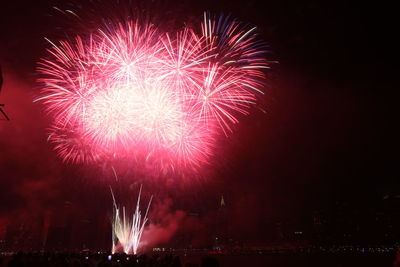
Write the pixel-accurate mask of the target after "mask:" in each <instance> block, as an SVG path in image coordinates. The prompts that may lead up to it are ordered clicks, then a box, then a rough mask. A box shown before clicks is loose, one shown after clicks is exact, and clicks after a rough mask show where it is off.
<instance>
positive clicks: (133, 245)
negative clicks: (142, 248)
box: [111, 187, 153, 254]
mask: <svg viewBox="0 0 400 267" xmlns="http://www.w3.org/2000/svg"><path fill="white" fill-rule="evenodd" d="M141 193H142V187H140V191H139V195H138V199H137V202H136V209H135V213H134V214H133V216H132V221H131V220H129V217H128V216H127V215H126V214H125V207H122V210H121V209H120V208H119V207H118V206H117V203H116V201H115V198H114V194H113V192H112V190H111V195H112V197H113V204H114V212H113V218H112V248H111V251H112V253H113V254H114V253H116V252H121V251H120V250H122V252H124V253H126V254H132V253H133V254H137V252H138V248H139V245H140V239H141V237H142V233H143V230H144V227H145V225H146V223H147V214H148V212H149V208H150V204H151V200H152V198H153V197H151V198H150V201H149V204H148V205H147V209H146V213H145V215H144V217H143V218H142V216H141V213H140V209H139V205H140V195H141Z"/></svg>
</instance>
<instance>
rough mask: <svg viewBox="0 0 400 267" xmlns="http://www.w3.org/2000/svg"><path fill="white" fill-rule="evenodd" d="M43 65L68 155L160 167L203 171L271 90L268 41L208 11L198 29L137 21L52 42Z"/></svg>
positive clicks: (60, 143) (58, 143) (57, 136)
mask: <svg viewBox="0 0 400 267" xmlns="http://www.w3.org/2000/svg"><path fill="white" fill-rule="evenodd" d="M47 41H48V42H49V44H50V45H51V47H50V48H49V49H47V53H48V56H47V57H45V58H43V59H41V60H40V61H39V63H38V71H39V72H40V74H41V77H40V78H39V80H38V81H39V82H40V83H41V85H42V89H41V93H40V96H39V97H38V98H37V100H36V101H41V102H42V103H43V104H44V106H45V108H46V111H47V113H48V114H49V115H50V116H51V117H52V118H53V123H52V125H51V127H50V134H49V141H50V142H51V143H53V144H54V147H55V150H56V151H57V153H58V154H59V155H60V156H61V157H62V158H63V160H65V161H69V162H75V163H82V162H83V163H91V162H99V161H103V162H104V161H107V160H110V159H112V160H115V159H127V158H128V159H130V161H129V162H132V164H141V166H151V168H152V171H158V172H159V173H160V174H161V173H168V172H181V171H182V172H184V171H187V170H190V171H198V170H199V169H200V168H201V167H202V166H204V164H207V163H209V162H210V160H211V158H212V156H213V154H214V151H215V150H216V144H217V140H218V138H220V137H224V136H228V135H229V134H230V133H231V132H232V131H233V130H234V128H235V124H237V123H238V122H239V120H240V117H241V116H243V115H247V114H249V113H250V111H251V108H252V107H253V106H255V105H256V104H257V100H258V99H259V96H260V95H262V94H263V92H264V87H265V84H264V82H265V74H264V69H265V68H268V67H269V66H268V61H267V59H266V58H265V53H266V51H265V44H264V43H263V42H262V41H259V40H258V38H257V32H256V28H255V27H249V26H248V25H245V24H243V23H241V22H238V21H237V20H234V19H231V18H230V17H226V16H212V15H210V14H208V13H205V14H204V20H203V22H202V23H200V25H199V27H198V28H196V27H189V26H185V27H184V28H183V29H180V30H177V31H175V32H162V31H161V30H160V29H159V28H158V27H157V26H156V24H155V23H149V22H142V21H141V20H140V18H137V19H136V20H135V19H130V20H117V19H113V20H109V21H106V22H104V25H99V27H98V30H97V31H95V32H90V33H88V34H86V35H84V34H82V35H77V36H74V37H71V38H69V39H68V40H61V41H57V42H53V41H51V40H47Z"/></svg>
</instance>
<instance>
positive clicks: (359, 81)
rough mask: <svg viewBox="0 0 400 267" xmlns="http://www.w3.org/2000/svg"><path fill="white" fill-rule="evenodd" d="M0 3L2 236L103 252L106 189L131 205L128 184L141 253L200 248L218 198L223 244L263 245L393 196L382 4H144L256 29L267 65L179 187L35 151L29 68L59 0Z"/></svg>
mask: <svg viewBox="0 0 400 267" xmlns="http://www.w3.org/2000/svg"><path fill="white" fill-rule="evenodd" d="M3 2H4V3H3ZM3 2H2V4H1V7H0V64H1V66H2V71H3V78H4V84H3V88H2V91H1V94H0V103H4V104H5V107H4V110H5V112H6V113H7V115H8V116H9V117H10V118H11V121H6V120H4V119H3V118H0V179H1V185H0V239H7V240H10V239H11V240H17V239H18V238H19V239H18V240H23V239H24V240H25V241H19V243H18V245H17V246H20V247H23V248H29V247H36V248H40V247H41V246H42V245H43V242H44V241H43V240H45V239H46V238H45V237H44V236H47V237H48V239H47V240H46V242H47V246H48V247H57V246H58V245H59V243H63V246H65V247H66V248H68V249H74V248H82V247H83V244H85V245H86V246H88V247H91V248H103V249H107V248H108V246H109V244H110V243H111V241H110V240H111V233H110V226H109V216H110V215H111V212H112V202H111V201H112V200H111V195H110V193H109V186H112V187H113V189H114V190H115V192H116V195H117V196H118V198H119V199H120V201H121V202H124V203H128V202H129V201H134V200H135V197H136V195H137V192H138V188H139V185H140V184H143V190H144V199H145V201H147V200H148V198H149V196H150V195H151V194H153V195H154V197H155V200H154V203H153V209H152V211H153V212H152V213H151V216H150V220H153V221H152V226H151V227H152V231H153V232H152V235H153V237H151V235H150V234H148V240H151V241H148V243H149V246H153V245H158V244H160V245H162V244H170V245H172V246H174V245H176V244H177V242H178V241H182V240H183V241H182V242H186V243H187V244H192V245H193V246H209V245H210V243H211V242H212V241H210V240H211V238H212V236H213V234H214V231H215V224H216V215H217V213H218V207H219V203H220V198H221V195H223V196H224V200H225V202H226V207H225V208H226V215H225V216H226V221H227V222H228V223H227V225H228V227H227V229H228V231H229V236H230V237H231V238H232V239H234V240H237V241H239V242H243V243H246V242H259V243H260V242H261V243H263V242H269V241H271V240H273V239H274V238H273V236H274V233H273V232H274V229H273V227H272V226H271V225H274V223H276V222H288V221H290V222H294V224H295V225H300V226H302V225H305V226H304V227H305V228H307V225H309V224H311V222H312V220H313V216H314V214H315V212H317V211H323V212H325V213H327V214H329V212H332V210H333V209H334V207H335V205H337V203H347V204H346V205H348V206H349V208H348V209H349V210H360V209H365V207H373V206H375V205H378V204H377V203H379V202H380V201H381V199H382V198H383V197H384V196H386V195H390V196H396V195H400V188H399V183H398V181H397V179H398V176H399V175H398V166H399V163H398V159H399V156H398V151H399V146H398V145H399V144H398V136H399V135H398V132H396V130H395V128H396V126H397V124H398V121H399V119H398V114H399V111H398V109H397V107H398V104H397V102H398V99H399V93H398V81H397V79H396V78H397V77H398V73H397V70H398V69H399V68H398V64H397V61H396V58H397V56H398V55H397V54H398V47H399V46H398V43H397V44H396V42H395V39H396V35H397V33H398V29H397V25H398V22H397V20H396V18H395V15H394V14H393V13H394V8H393V7H391V6H389V4H387V6H385V4H384V3H366V2H362V3H361V4H355V3H353V4H349V3H346V2H345V1H343V2H341V1H332V2H330V3H324V4H322V3H320V1H305V2H299V1H220V0H218V1H197V3H192V2H191V1H160V3H159V4H158V5H157V4H155V6H156V8H155V10H156V11H157V10H159V12H161V10H162V11H164V10H166V12H165V13H166V14H167V15H168V12H169V10H168V9H166V8H170V10H171V12H170V14H177V15H178V16H182V17H186V18H195V19H198V18H201V16H202V12H203V11H204V10H209V11H211V12H216V13H220V12H221V11H222V12H224V13H226V14H231V15H232V16H233V17H236V18H238V19H240V20H241V21H244V22H248V23H251V24H253V25H257V26H258V27H259V31H260V32H261V38H262V39H264V40H265V41H267V43H268V44H269V49H270V51H271V53H270V54H269V55H268V57H269V59H270V60H273V61H277V62H278V63H276V64H271V70H268V71H267V72H266V73H267V77H268V83H267V88H266V94H265V98H264V100H263V104H264V106H265V110H266V113H263V112H261V111H259V110H255V111H254V112H252V114H251V115H250V116H248V117H243V118H242V119H241V123H240V124H239V126H238V127H237V129H236V131H235V132H234V133H233V134H232V135H231V136H229V138H228V139H227V140H224V141H222V142H221V144H220V147H219V149H218V150H219V151H218V152H217V154H218V156H216V157H215V158H214V159H213V164H212V165H211V166H209V167H208V168H207V171H205V172H204V175H202V176H201V177H194V178H193V179H192V180H190V179H189V181H188V179H185V180H184V181H183V180H182V179H179V178H177V177H167V178H163V179H145V178H144V177H143V175H141V174H138V173H135V171H133V170H127V169H126V168H124V169H119V170H118V168H117V171H118V172H119V179H118V180H116V179H115V177H114V174H113V172H112V171H111V170H110V168H109V167H108V166H85V165H71V164H63V163H62V161H61V159H60V158H58V157H57V155H56V153H55V152H54V151H53V150H52V147H51V144H49V143H48V142H47V141H46V128H47V127H48V125H49V119H48V118H47V117H46V116H45V115H44V112H43V107H42V106H41V104H40V103H33V102H32V101H33V99H34V98H35V96H37V94H38V89H37V83H36V82H35V80H36V77H37V75H36V73H35V67H36V62H37V61H38V60H39V58H40V57H42V56H43V55H44V51H45V48H46V47H48V44H47V43H46V41H45V40H44V38H43V37H49V36H50V37H57V36H63V32H65V31H69V30H71V29H65V31H64V30H63V27H69V26H66V25H67V24H63V23H65V22H63V20H62V18H59V17H57V16H55V12H54V11H53V10H52V9H51V7H52V6H58V5H60V3H62V2H63V1H49V0H46V1H45V0H40V1H26V2H24V1H19V0H15V1H3ZM75 3H78V2H75ZM63 5H64V7H71V8H72V7H74V5H75V6H77V4H72V5H69V4H63ZM77 9H79V8H77ZM174 12H176V13H174ZM170 14H169V16H171V15H170ZM269 227H272V228H270V229H269ZM15 236H18V237H17V238H16V237H15ZM27 239H28V241H26V240H27ZM14 242H16V241H14Z"/></svg>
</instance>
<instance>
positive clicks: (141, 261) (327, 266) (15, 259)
mask: <svg viewBox="0 0 400 267" xmlns="http://www.w3.org/2000/svg"><path fill="white" fill-rule="evenodd" d="M0 266H10V267H15V266H21V267H22V266H24V267H25V266H41V267H47V266H49V267H50V266H65V267H67V266H68V267H69V266H71V267H79V266H85V267H117V266H118V267H119V266H121V267H125V266H137V267H217V266H219V267H236V266H238V267H239V266H244V267H252V266H254V267H258V266H260V267H261V266H262V267H264V266H266V267H291V266H293V267H294V266H296V267H359V266H360V267H386V266H388V267H400V264H398V263H397V262H396V253H379V254H378V253H377V254H375V253H374V254H371V253H369V254H359V253H354V254H350V253H346V254H343V253H316V254H307V253H267V254H263V253H262V252H258V253H252V254H213V253H202V254H200V253H191V254H189V253H177V254H171V253H168V254H167V253H165V254H164V253H162V254H149V255H140V256H132V255H125V254H119V255H112V256H111V255H108V254H104V253H96V254H86V253H80V254H69V253H16V254H3V255H2V256H1V257H0Z"/></svg>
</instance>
